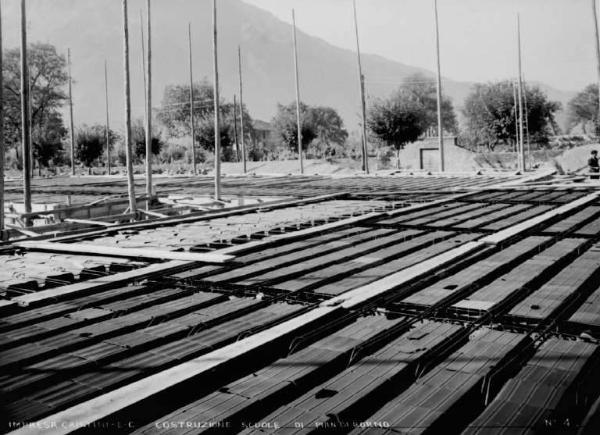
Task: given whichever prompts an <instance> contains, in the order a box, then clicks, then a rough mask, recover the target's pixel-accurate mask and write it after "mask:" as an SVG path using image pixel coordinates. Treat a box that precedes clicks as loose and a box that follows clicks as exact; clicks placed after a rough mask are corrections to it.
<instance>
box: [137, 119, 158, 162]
mask: <svg viewBox="0 0 600 435" xmlns="http://www.w3.org/2000/svg"><path fill="white" fill-rule="evenodd" d="M152 130H153V131H152V144H151V145H150V149H151V150H152V154H153V155H155V156H156V155H158V154H160V150H161V149H162V147H163V146H164V142H163V140H162V138H161V136H160V133H158V132H157V131H156V129H152ZM131 142H132V144H133V154H134V155H135V156H136V157H137V158H138V159H139V160H141V159H144V158H145V157H146V129H145V126H144V123H143V121H142V120H141V119H138V120H136V121H134V122H133V123H132V125H131Z"/></svg>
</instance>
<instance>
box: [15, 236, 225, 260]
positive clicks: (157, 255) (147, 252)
mask: <svg viewBox="0 0 600 435" xmlns="http://www.w3.org/2000/svg"><path fill="white" fill-rule="evenodd" d="M13 245H14V246H16V247H19V248H25V249H27V250H28V251H41V252H64V253H76V254H85V255H105V256H110V257H126V258H138V259H155V260H179V261H193V262H202V263H226V262H228V261H231V260H233V257H232V256H231V255H221V254H215V253H211V252H206V253H198V252H178V251H166V250H160V249H147V248H115V247H112V246H101V245H96V244H92V243H55V242H42V241H35V242H15V243H13Z"/></svg>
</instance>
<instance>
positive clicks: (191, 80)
mask: <svg viewBox="0 0 600 435" xmlns="http://www.w3.org/2000/svg"><path fill="white" fill-rule="evenodd" d="M188 46H189V52H190V53H189V58H190V129H191V134H192V143H191V146H192V171H193V174H194V175H196V173H197V171H196V121H195V119H194V70H193V66H192V23H188Z"/></svg>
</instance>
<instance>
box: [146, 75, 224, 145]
mask: <svg viewBox="0 0 600 435" xmlns="http://www.w3.org/2000/svg"><path fill="white" fill-rule="evenodd" d="M193 86H194V120H195V121H196V123H198V122H200V120H201V119H203V118H205V117H207V116H210V115H211V114H212V113H213V112H214V105H213V104H214V103H213V98H214V97H213V96H214V93H213V86H212V84H210V83H209V82H208V81H207V80H206V79H203V80H202V81H201V82H199V83H194V84H193ZM157 117H158V119H159V121H160V122H161V123H162V124H163V125H164V126H165V127H167V129H168V131H169V135H171V136H173V137H182V136H189V135H190V134H191V127H190V126H191V123H190V87H189V85H168V86H167V87H166V88H165V90H164V93H163V99H162V103H161V107H160V109H159V111H158V115H157Z"/></svg>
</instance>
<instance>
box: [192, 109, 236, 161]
mask: <svg viewBox="0 0 600 435" xmlns="http://www.w3.org/2000/svg"><path fill="white" fill-rule="evenodd" d="M220 130H221V132H220V133H221V152H222V155H221V158H222V159H223V160H225V161H232V160H233V157H234V150H233V148H234V146H233V145H234V140H233V135H232V133H231V129H230V127H229V125H228V124H226V123H225V122H222V123H221V126H220ZM196 140H197V142H198V144H199V145H200V146H201V147H202V148H204V149H205V150H207V151H211V152H213V153H214V152H215V120H214V119H213V118H212V117H206V118H202V119H201V120H200V123H199V124H198V125H197V128H196Z"/></svg>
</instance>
